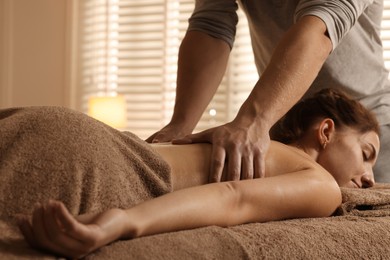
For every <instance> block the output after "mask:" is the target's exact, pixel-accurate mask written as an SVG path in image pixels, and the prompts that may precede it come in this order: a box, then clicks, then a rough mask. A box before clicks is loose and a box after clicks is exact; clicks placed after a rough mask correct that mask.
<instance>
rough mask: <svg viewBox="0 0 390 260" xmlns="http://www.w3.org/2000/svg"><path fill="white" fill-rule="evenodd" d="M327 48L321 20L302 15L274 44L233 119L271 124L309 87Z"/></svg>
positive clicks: (245, 122)
mask: <svg viewBox="0 0 390 260" xmlns="http://www.w3.org/2000/svg"><path fill="white" fill-rule="evenodd" d="M331 49H332V45H331V41H330V39H329V38H328V37H327V36H326V27H325V24H324V23H323V22H322V21H321V20H320V19H318V18H316V17H312V16H307V17H303V18H302V19H301V20H300V21H299V22H298V23H297V24H295V25H294V26H293V27H292V28H291V29H290V30H289V31H288V32H287V33H286V34H285V36H284V38H283V39H282V40H281V42H280V43H279V45H278V46H277V47H276V49H275V51H274V54H273V56H272V59H271V61H270V63H269V65H268V67H267V69H266V70H265V71H264V73H263V74H262V76H261V78H260V80H259V81H258V82H257V84H256V86H255V88H254V89H253V91H252V93H251V94H250V96H249V97H248V99H247V100H246V101H245V102H244V104H243V106H242V107H241V109H240V111H239V113H238V116H237V117H236V119H235V121H237V122H238V123H239V124H243V125H245V124H250V122H258V124H259V125H262V126H263V127H265V128H268V129H269V128H270V127H272V125H273V124H274V123H275V122H276V121H277V120H279V119H280V117H282V116H283V115H284V114H285V113H286V112H287V111H288V110H289V109H290V108H291V107H292V106H293V105H294V104H295V103H296V102H297V101H298V100H299V99H300V98H301V97H302V96H303V94H304V93H305V92H306V91H307V90H308V89H309V87H310V85H311V84H312V83H313V81H314V79H315V78H316V76H317V75H318V72H319V70H320V69H321V67H322V65H323V64H324V62H325V60H326V58H327V57H328V55H329V53H330V51H331Z"/></svg>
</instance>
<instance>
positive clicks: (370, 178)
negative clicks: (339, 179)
mask: <svg viewBox="0 0 390 260" xmlns="http://www.w3.org/2000/svg"><path fill="white" fill-rule="evenodd" d="M360 180H361V182H362V188H370V187H373V186H374V185H375V179H374V174H373V173H372V171H371V172H369V173H365V174H363V175H362V177H361V178H360Z"/></svg>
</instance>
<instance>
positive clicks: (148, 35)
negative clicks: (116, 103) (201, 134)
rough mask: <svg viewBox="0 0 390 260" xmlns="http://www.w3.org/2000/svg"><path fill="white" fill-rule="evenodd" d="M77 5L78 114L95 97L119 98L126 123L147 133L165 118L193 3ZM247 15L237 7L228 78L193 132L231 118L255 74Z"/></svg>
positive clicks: (101, 0)
mask: <svg viewBox="0 0 390 260" xmlns="http://www.w3.org/2000/svg"><path fill="white" fill-rule="evenodd" d="M79 5H80V6H79V7H80V21H81V22H80V24H81V27H80V31H81V34H80V35H81V37H80V52H81V53H80V56H79V57H81V59H80V69H81V75H80V85H81V88H82V100H81V103H82V111H84V112H87V111H88V99H89V98H91V97H93V96H96V95H112V94H121V95H124V96H125V98H126V102H127V126H126V127H125V130H129V131H132V132H134V133H136V134H137V135H139V136H140V137H142V138H146V137H147V136H149V135H151V134H152V133H153V132H155V131H157V130H158V129H160V128H161V127H162V126H164V125H165V124H166V123H168V122H169V120H170V118H171V115H172V111H173V106H174V100H175V88H176V73H177V56H178V49H179V46H180V43H181V40H182V39H183V37H184V34H185V32H186V29H187V26H188V18H189V17H190V15H191V13H192V10H193V8H194V1H193V0H120V1H119V0H84V1H80V2H79ZM250 46H251V45H250V39H249V34H248V29H247V26H246V20H245V18H244V16H243V14H242V13H241V12H240V22H239V27H238V30H237V39H236V46H235V48H234V50H233V52H232V55H231V58H230V64H229V66H228V69H227V73H226V76H225V77H224V79H223V80H222V84H221V86H220V87H219V89H218V91H217V93H216V95H215V97H214V99H213V100H212V101H211V103H210V105H209V106H208V108H207V109H206V110H205V112H204V114H203V116H202V119H201V120H200V122H199V124H198V125H197V128H196V130H195V131H200V130H204V129H207V128H209V127H212V126H216V125H219V124H222V123H225V122H227V121H230V120H231V119H232V118H233V117H234V116H235V114H236V113H237V111H238V108H239V106H240V105H241V104H242V102H243V100H244V99H245V98H246V97H247V95H248V93H249V91H250V89H251V87H252V86H253V84H254V81H255V80H256V79H257V73H256V70H255V66H254V63H253V56H252V50H251V47H250Z"/></svg>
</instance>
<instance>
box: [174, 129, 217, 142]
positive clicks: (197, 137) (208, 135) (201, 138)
mask: <svg viewBox="0 0 390 260" xmlns="http://www.w3.org/2000/svg"><path fill="white" fill-rule="evenodd" d="M214 130H215V128H211V129H207V130H204V131H202V132H199V133H196V134H190V135H186V136H184V137H182V138H178V139H173V140H172V143H173V144H192V143H212V142H213V135H214Z"/></svg>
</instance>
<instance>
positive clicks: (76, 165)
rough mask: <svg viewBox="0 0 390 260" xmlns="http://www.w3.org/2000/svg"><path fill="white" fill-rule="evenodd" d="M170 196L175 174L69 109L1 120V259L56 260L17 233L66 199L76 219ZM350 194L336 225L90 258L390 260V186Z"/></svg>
mask: <svg viewBox="0 0 390 260" xmlns="http://www.w3.org/2000/svg"><path fill="white" fill-rule="evenodd" d="M107 155H109V156H107ZM135 172H142V174H141V175H139V174H134V173H135ZM37 190H38V191H39V192H37ZM169 191H170V176H169V169H168V167H167V165H166V164H165V163H164V162H163V161H161V160H160V159H159V158H158V157H157V155H156V154H155V153H153V151H152V150H150V149H149V148H147V147H145V145H144V143H143V142H142V141H141V140H139V139H138V138H136V137H135V136H133V135H131V134H128V133H123V132H119V131H116V130H114V129H112V128H110V127H107V126H105V125H104V124H101V123H99V122H97V121H95V120H93V119H90V118H89V117H86V116H84V115H82V114H80V113H77V112H72V111H69V110H67V109H63V108H29V109H9V110H0V259H34V258H36V259H54V258H55V257H54V256H52V255H50V254H44V253H41V252H38V251H36V250H34V249H31V248H30V247H28V245H27V244H26V243H25V242H24V240H23V239H22V237H21V235H20V234H19V232H18V230H17V229H16V227H15V225H14V216H15V214H27V213H29V212H31V210H32V207H33V205H34V203H35V202H37V201H44V200H47V199H49V198H54V199H60V200H62V201H64V202H65V204H66V205H67V207H68V208H69V209H70V210H71V212H72V213H74V214H77V213H82V212H86V211H99V210H103V209H106V208H111V207H124V208H126V207H130V206H131V205H134V204H136V203H138V202H140V201H143V200H147V199H150V198H152V197H155V196H159V195H161V194H164V193H166V192H169ZM342 193H343V204H342V206H341V207H340V208H339V210H338V211H337V212H336V216H333V217H329V218H315V219H295V220H285V221H275V222H269V223H261V224H259V223H253V224H246V225H240V226H235V227H230V228H220V227H206V228H199V229H194V230H187V231H181V232H173V233H167V234H161V235H155V236H149V237H143V238H139V239H134V240H128V241H118V242H115V243H113V244H111V245H109V246H106V247H104V248H102V249H100V250H98V251H97V252H95V253H93V254H91V255H90V256H88V257H87V258H90V259H95V258H96V259H264V258H265V259H281V258H285V259H297V258H300V259H302V258H304V259H305V258H307V259H318V258H321V259H335V258H339V259H353V258H363V259H384V258H386V257H388V256H389V255H390V249H389V246H388V245H389V242H390V184H382V185H378V186H377V188H373V189H366V190H355V189H342ZM156 214H158V212H156Z"/></svg>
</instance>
